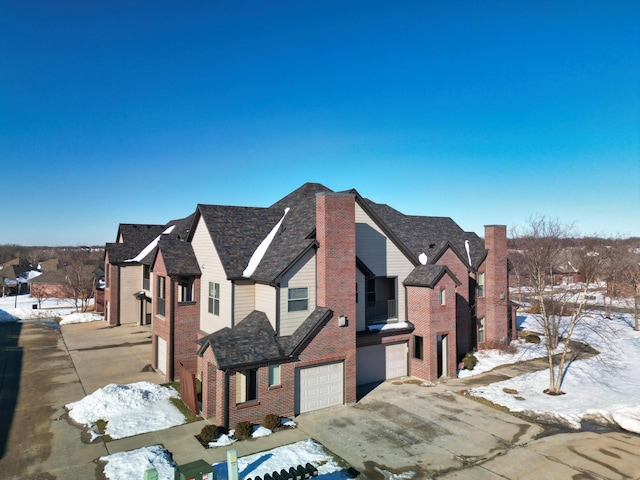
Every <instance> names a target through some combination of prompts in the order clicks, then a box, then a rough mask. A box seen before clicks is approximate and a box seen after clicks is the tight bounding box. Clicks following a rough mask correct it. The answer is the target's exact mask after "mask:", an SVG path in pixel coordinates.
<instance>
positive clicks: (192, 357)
mask: <svg viewBox="0 0 640 480" xmlns="http://www.w3.org/2000/svg"><path fill="white" fill-rule="evenodd" d="M172 289H173V298H174V310H173V312H174V314H175V318H174V319H173V325H174V332H175V333H174V348H175V350H174V352H175V354H174V365H175V370H174V371H176V372H178V371H179V370H178V366H179V365H180V364H182V365H184V367H185V368H186V369H187V370H188V371H189V372H191V373H196V374H197V361H196V358H197V357H196V352H197V351H198V348H199V345H198V344H197V343H196V340H198V331H199V328H200V279H199V278H196V279H195V280H194V282H193V299H194V300H195V301H193V302H188V303H187V302H185V303H179V302H178V289H179V284H178V282H176V281H172Z"/></svg>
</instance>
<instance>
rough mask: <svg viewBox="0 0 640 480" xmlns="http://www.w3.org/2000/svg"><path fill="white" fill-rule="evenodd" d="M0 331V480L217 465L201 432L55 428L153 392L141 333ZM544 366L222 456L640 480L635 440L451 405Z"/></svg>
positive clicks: (465, 382) (336, 417)
mask: <svg viewBox="0 0 640 480" xmlns="http://www.w3.org/2000/svg"><path fill="white" fill-rule="evenodd" d="M0 329H1V331H0V365H3V366H4V372H0V373H2V377H1V378H0V381H1V383H0V385H1V386H2V389H1V394H0V402H1V405H0V407H1V408H2V417H1V418H2V421H1V422H0V450H1V454H2V456H1V457H0V478H8V479H54V478H60V479H62V478H64V479H86V478H99V479H101V478H104V477H103V475H102V473H101V472H102V467H101V465H100V463H99V462H98V459H99V458H100V457H101V456H104V455H108V454H111V453H116V452H121V451H128V450H133V449H136V448H140V447H143V446H150V445H163V446H164V447H165V448H167V450H169V451H170V452H172V454H173V458H174V460H175V461H176V463H178V464H184V463H188V462H191V461H194V460H199V459H203V460H205V461H207V462H209V463H216V462H220V461H224V460H226V451H227V448H218V449H205V448H203V447H202V446H201V445H200V444H199V442H198V441H197V440H196V439H195V435H196V434H197V433H199V432H200V430H201V429H202V426H203V425H204V424H206V421H201V422H196V423H192V424H187V425H181V426H177V427H173V428H170V429H167V430H162V431H159V432H152V433H147V434H143V435H137V436H134V437H129V438H125V439H121V440H115V441H111V442H103V441H102V440H98V441H96V442H94V443H87V440H86V439H84V440H82V439H81V437H82V436H83V435H82V429H81V428H79V427H78V426H76V425H73V424H72V423H71V422H69V421H68V419H67V418H66V413H65V409H64V405H66V404H67V403H70V402H73V401H77V400H80V399H81V398H83V397H84V396H85V394H88V393H91V392H93V391H95V390H96V389H97V388H100V387H104V386H105V385H107V384H109V383H131V382H135V381H139V380H147V381H151V382H155V383H163V378H162V376H160V375H159V374H157V373H156V372H154V371H152V370H151V369H150V366H149V364H150V355H151V348H150V341H151V339H150V332H149V329H148V328H147V327H140V326H137V325H123V326H120V327H115V328H111V327H108V326H107V325H106V324H105V323H103V322H93V323H89V324H76V325H69V326H64V327H62V330H61V331H59V330H56V329H54V328H50V327H45V326H42V325H37V324H27V323H24V324H19V323H13V324H0ZM61 333H62V335H61ZM544 366H545V365H544V362H540V363H536V362H531V363H527V364H518V365H516V366H512V367H504V368H500V369H497V370H495V371H493V372H489V373H486V374H483V375H479V376H476V377H471V378H469V379H452V380H449V381H448V382H446V383H440V384H438V385H436V386H434V387H424V386H421V383H422V382H419V381H413V380H412V379H404V380H395V381H390V382H385V383H383V384H381V385H379V386H377V387H376V388H375V389H373V390H372V391H371V392H370V393H369V394H367V395H366V396H365V397H364V398H363V399H362V400H360V401H359V402H358V403H357V404H355V405H349V406H341V407H335V408H331V409H326V410H320V411H317V412H313V413H308V414H304V415H300V416H299V417H297V418H296V419H295V421H296V423H297V424H298V428H296V429H291V430H286V431H282V432H277V433H275V434H273V435H270V436H268V437H262V438H259V439H255V440H245V441H242V442H236V443H235V444H233V448H235V449H236V450H237V451H238V455H239V456H240V457H242V456H246V455H250V454H253V453H257V452H261V451H266V450H270V449H272V448H275V447H277V446H280V445H285V444H290V443H293V442H297V441H300V440H305V439H307V438H313V439H315V440H316V441H319V442H320V443H322V444H323V445H324V446H325V448H327V449H328V450H329V451H331V452H333V453H334V454H337V455H339V456H340V457H341V458H343V459H344V460H345V462H346V463H347V464H348V465H351V466H353V467H354V468H355V469H356V470H358V471H359V472H361V476H360V477H359V478H367V479H387V478H406V479H421V478H446V479H480V480H482V479H490V480H494V479H495V480H497V479H505V478H508V479H539V478H584V479H587V478H596V479H638V478H640V467H638V465H639V464H638V452H639V451H640V436H638V435H634V434H630V433H627V432H612V433H593V432H579V433H566V434H560V435H552V436H540V435H541V434H542V433H543V429H542V428H541V427H540V426H539V425H536V424H535V423H532V422H529V421H526V420H523V419H520V418H517V417H515V416H512V415H509V414H507V413H504V412H501V411H499V410H496V409H494V408H491V407H488V406H486V405H483V404H481V403H479V402H476V401H474V400H471V399H469V398H466V397H464V396H462V395H459V394H458V392H459V391H460V390H463V389H467V388H470V387H472V386H476V385H481V384H488V383H492V382H494V381H499V380H503V379H506V378H510V377H512V376H515V375H520V374H523V373H526V372H527V371H530V370H534V369H537V368H544ZM393 475H397V476H396V477H393Z"/></svg>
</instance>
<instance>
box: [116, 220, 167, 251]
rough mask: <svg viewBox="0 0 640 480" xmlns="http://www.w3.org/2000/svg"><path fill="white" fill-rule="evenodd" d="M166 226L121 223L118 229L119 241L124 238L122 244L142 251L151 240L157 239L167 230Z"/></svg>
mask: <svg viewBox="0 0 640 480" xmlns="http://www.w3.org/2000/svg"><path fill="white" fill-rule="evenodd" d="M165 228H166V227H165V226H164V225H145V224H138V223H121V224H120V226H119V227H118V236H117V238H116V240H117V239H119V238H120V237H122V242H121V243H126V244H128V245H132V246H134V247H139V249H140V250H142V249H143V248H144V247H146V246H147V245H148V244H149V242H150V241H151V240H153V239H154V238H156V237H157V236H158V235H160V234H161V233H162V232H163V231H164V230H165Z"/></svg>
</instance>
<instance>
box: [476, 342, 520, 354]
mask: <svg viewBox="0 0 640 480" xmlns="http://www.w3.org/2000/svg"><path fill="white" fill-rule="evenodd" d="M482 350H500V351H501V352H504V353H516V352H517V351H518V349H517V348H516V346H515V345H512V344H511V342H510V341H507V340H505V341H503V342H501V341H500V340H491V341H488V342H484V343H483V344H482Z"/></svg>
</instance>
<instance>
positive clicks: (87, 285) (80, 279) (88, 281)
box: [63, 250, 96, 312]
mask: <svg viewBox="0 0 640 480" xmlns="http://www.w3.org/2000/svg"><path fill="white" fill-rule="evenodd" d="M63 257H64V258H63V263H64V267H63V269H64V272H65V279H66V285H65V290H66V295H67V296H68V298H70V299H72V300H73V301H74V304H75V307H76V310H77V311H80V310H81V311H83V312H86V311H87V308H88V306H89V300H90V299H91V298H93V296H94V293H95V285H96V276H95V270H96V263H95V262H96V258H95V257H96V256H95V255H93V254H92V253H91V252H88V251H84V250H72V251H68V252H65V254H64V256H63Z"/></svg>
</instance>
